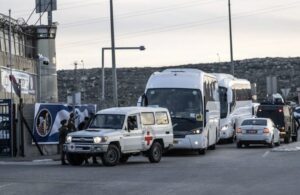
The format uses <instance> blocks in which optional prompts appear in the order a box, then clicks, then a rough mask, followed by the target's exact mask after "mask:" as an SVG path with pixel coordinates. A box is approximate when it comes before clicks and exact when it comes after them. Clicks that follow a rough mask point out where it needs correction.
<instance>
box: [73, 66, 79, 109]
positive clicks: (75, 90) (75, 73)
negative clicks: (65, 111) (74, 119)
mask: <svg viewBox="0 0 300 195" xmlns="http://www.w3.org/2000/svg"><path fill="white" fill-rule="evenodd" d="M74 66H75V69H74V77H75V79H74V81H75V85H74V86H75V87H74V89H73V90H74V91H73V98H72V99H73V102H72V103H73V105H72V106H73V113H74V115H75V101H76V92H77V85H78V83H77V62H74Z"/></svg>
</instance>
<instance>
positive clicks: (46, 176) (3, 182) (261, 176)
mask: <svg viewBox="0 0 300 195" xmlns="http://www.w3.org/2000/svg"><path fill="white" fill-rule="evenodd" d="M0 161H1V159H0ZM0 194H1V195H10V194H17V195H27V194H28V195H29V194H30V195H35V194H36V195H40V194H43V195H48V194H51V195H53V194H63V195H65V194H67V195H74V194H83V195H92V194H98V195H99V194H100V195H101V194H121V195H123V194H130V195H132V194H138V195H141V194H172V195H174V194H185V195H188V194H200V195H202V194H203V195H210V194H212V195H216V194H218V195H219V194H220V195H221V194H222V195H226V194H228V195H235V194H241V195H254V194H255V195H259V194H263V195H265V194H270V195H271V194H272V195H277V194H278V195H282V194H284V195H289V194H291V195H298V194H300V151H294V152H272V151H270V149H269V148H265V147H251V148H246V149H237V148H236V147H235V145H233V144H230V145H218V146H217V149H216V150H213V151H208V152H207V154H206V155H205V156H199V155H197V153H193V152H187V153H182V152H178V153H175V154H170V155H168V156H165V157H164V158H163V159H162V161H161V162H160V163H159V164H150V163H149V162H148V160H147V159H146V158H143V157H132V158H131V159H130V160H129V162H128V163H127V164H123V165H119V166H116V167H104V166H102V165H101V164H99V165H83V166H80V167H73V166H61V165H60V164H59V162H55V161H53V162H52V161H49V162H12V163H11V162H5V163H1V164H0Z"/></svg>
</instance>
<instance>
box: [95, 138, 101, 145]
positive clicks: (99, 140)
mask: <svg viewBox="0 0 300 195" xmlns="http://www.w3.org/2000/svg"><path fill="white" fill-rule="evenodd" d="M101 140H102V139H101V137H94V144H99V143H100V142H101Z"/></svg>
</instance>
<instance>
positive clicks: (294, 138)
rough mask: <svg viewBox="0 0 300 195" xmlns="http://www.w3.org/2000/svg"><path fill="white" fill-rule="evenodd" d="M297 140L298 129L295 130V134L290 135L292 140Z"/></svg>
mask: <svg viewBox="0 0 300 195" xmlns="http://www.w3.org/2000/svg"><path fill="white" fill-rule="evenodd" d="M296 141H298V131H297V130H295V135H293V136H292V142H296Z"/></svg>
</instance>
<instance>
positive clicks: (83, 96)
mask: <svg viewBox="0 0 300 195" xmlns="http://www.w3.org/2000/svg"><path fill="white" fill-rule="evenodd" d="M81 64H82V68H83V79H85V76H86V74H85V69H84V61H83V60H81ZM79 83H80V91H81V89H82V88H85V87H84V83H85V80H83V84H82V82H81V78H80V81H79ZM82 85H83V86H82ZM85 93H86V91H84V92H83V95H82V99H83V101H84V102H85V101H86V100H85ZM80 102H81V101H80ZM81 103H83V102H81Z"/></svg>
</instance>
